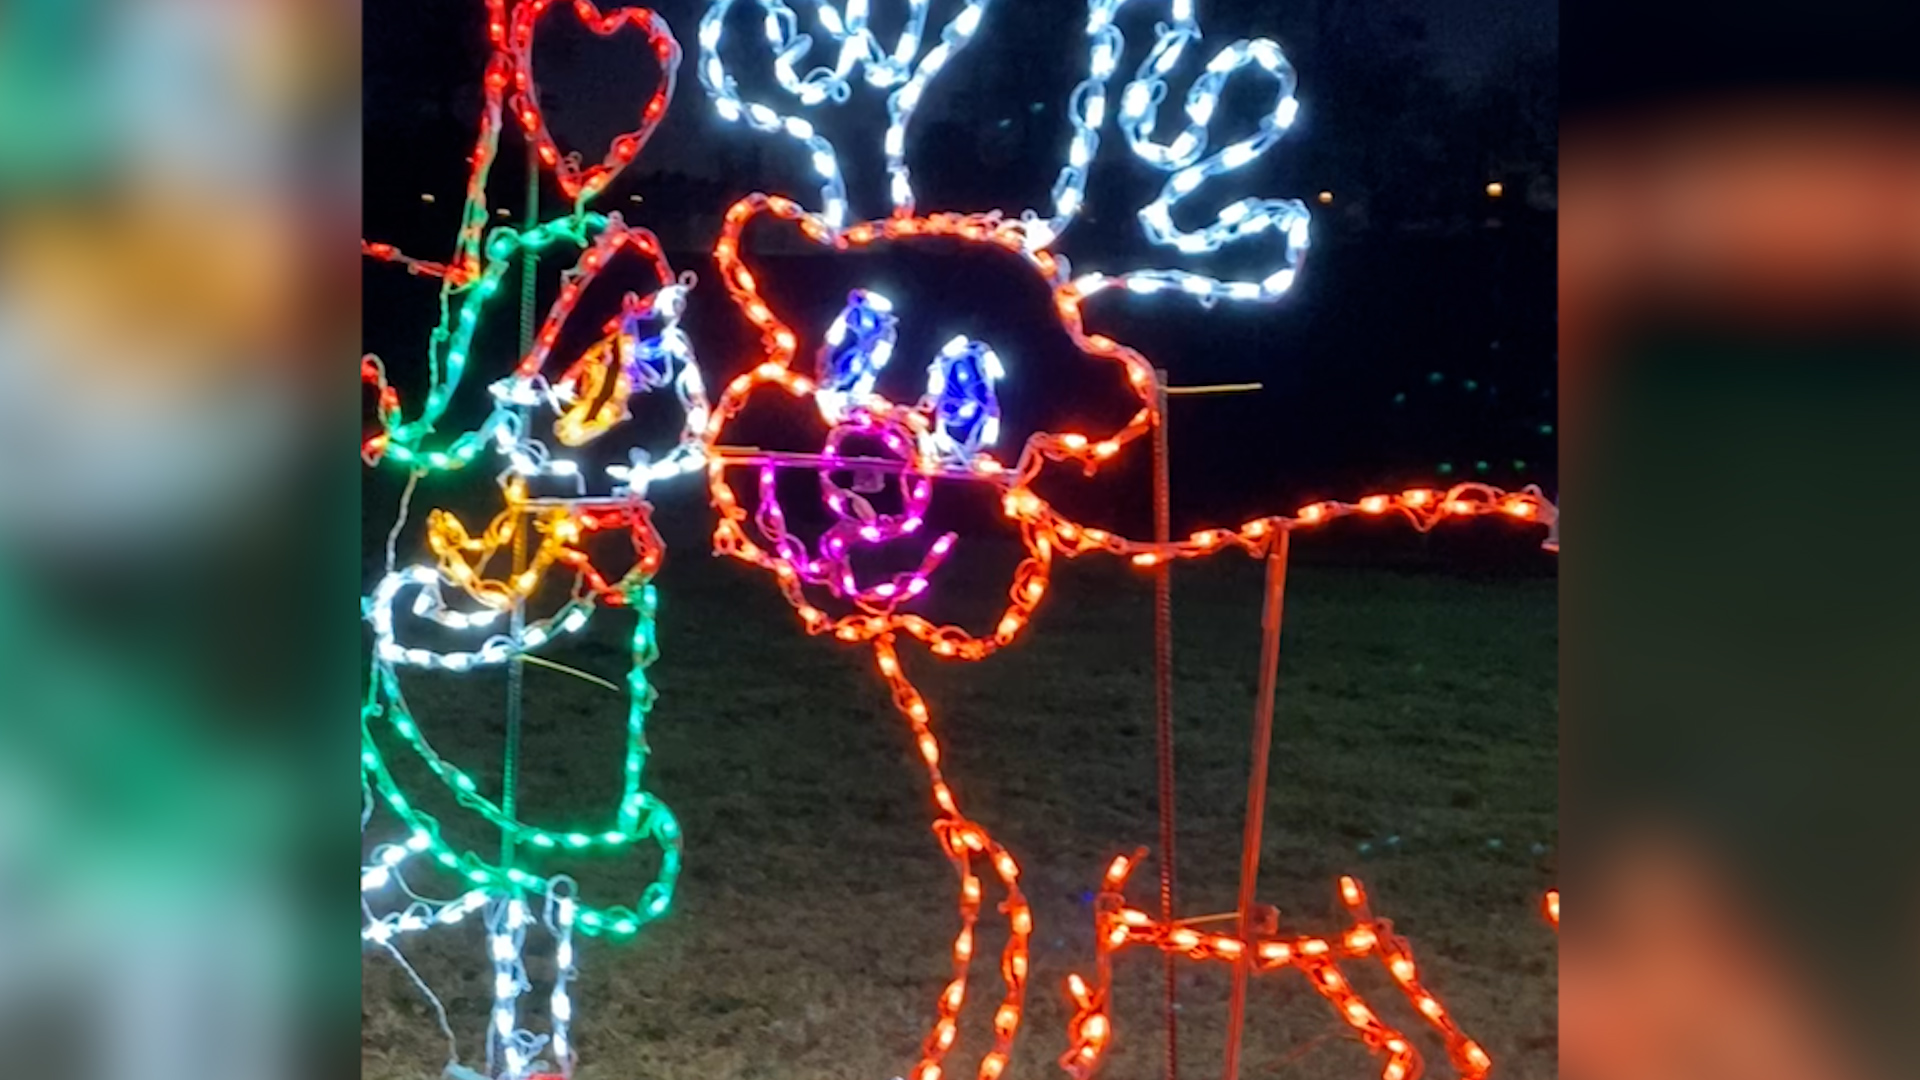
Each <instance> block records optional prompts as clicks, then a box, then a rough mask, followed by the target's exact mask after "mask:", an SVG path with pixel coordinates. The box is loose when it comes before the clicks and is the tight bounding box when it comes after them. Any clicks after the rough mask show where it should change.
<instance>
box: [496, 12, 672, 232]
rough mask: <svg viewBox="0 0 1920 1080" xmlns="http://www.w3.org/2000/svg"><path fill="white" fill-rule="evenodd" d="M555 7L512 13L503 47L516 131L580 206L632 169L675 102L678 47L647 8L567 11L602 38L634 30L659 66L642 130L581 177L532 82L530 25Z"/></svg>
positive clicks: (616, 141) (663, 22)
mask: <svg viewBox="0 0 1920 1080" xmlns="http://www.w3.org/2000/svg"><path fill="white" fill-rule="evenodd" d="M494 2H496V3H497V2H498V0H494ZM554 6H555V3H554V0H529V2H528V3H524V4H519V5H517V6H515V7H514V9H513V15H512V18H511V19H510V20H509V23H508V30H507V43H506V48H507V53H508V55H509V56H510V57H511V58H512V64H513V87H514V91H513V101H512V105H513V115H514V116H515V118H517V119H518V120H519V121H520V129H521V130H522V131H524V132H525V133H526V135H527V138H528V140H529V141H530V142H531V143H532V145H533V148H534V152H535V153H536V154H538V155H539V157H540V162H541V164H543V165H545V166H546V167H547V168H549V169H552V170H553V176H554V179H555V180H557V181H558V182H559V184H560V190H561V191H562V192H564V193H565V194H566V197H567V200H568V201H569V202H572V203H576V204H578V203H583V202H585V201H586V200H588V199H591V198H593V197H594V196H595V195H598V194H600V192H602V191H604V190H606V187H607V185H608V184H610V183H612V182H613V179H614V177H616V176H618V175H620V172H621V170H623V169H625V168H626V167H627V166H628V165H630V164H632V162H633V159H634V157H635V156H637V155H638V154H639V153H640V150H641V148H643V147H645V146H646V145H647V140H648V139H650V138H652V137H653V132H654V129H655V128H658V127H659V126H660V121H661V120H662V119H664V118H665V117H666V115H667V102H668V101H669V100H671V99H672V97H673V86H674V75H675V72H676V71H677V70H678V69H679V67H680V45H679V43H678V42H676V41H674V39H673V32H672V31H671V30H670V29H668V27H667V22H666V20H665V19H662V18H661V17H660V16H659V15H656V14H654V13H653V12H652V11H650V10H648V9H647V8H636V7H628V8H618V9H616V10H614V11H611V12H607V13H605V14H602V13H601V11H600V9H599V8H598V7H595V6H594V5H593V3H592V2H591V0H574V2H573V3H571V4H568V5H565V6H567V7H570V8H572V10H573V14H574V17H575V18H577V19H579V20H580V25H582V26H584V27H586V28H587V29H588V30H591V31H593V32H594V33H595V34H597V35H599V36H600V37H603V38H604V37H612V36H613V35H614V34H616V33H618V32H620V30H621V29H623V28H625V27H629V26H631V27H634V28H636V29H638V30H639V31H640V32H641V33H643V34H645V35H646V37H647V46H648V48H649V50H650V51H651V52H652V53H653V57H654V59H655V60H656V61H657V62H658V63H659V65H660V84H659V85H658V86H656V87H655V88H654V91H653V96H652V97H650V98H648V99H647V103H646V104H645V105H644V106H642V107H641V109H640V126H639V127H637V128H635V129H633V130H632V131H629V132H627V133H625V134H623V135H620V136H617V137H615V138H614V140H613V142H612V143H610V144H609V145H608V147H607V152H606V157H605V159H604V160H603V161H601V163H600V164H598V165H593V166H590V167H588V168H587V169H585V170H584V171H583V170H582V169H581V167H580V156H579V155H578V154H577V153H570V154H562V153H561V152H560V148H559V146H558V145H556V144H555V142H554V140H553V133H552V132H551V131H549V130H548V128H547V118H546V115H545V114H544V113H542V112H541V110H540V91H539V88H538V87H537V86H536V85H535V83H534V78H533V28H534V24H535V23H536V22H538V21H539V19H540V16H542V15H544V14H546V12H547V9H549V8H551V7H554Z"/></svg>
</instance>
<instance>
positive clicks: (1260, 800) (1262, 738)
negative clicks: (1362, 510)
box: [1226, 529, 1291, 1080]
mask: <svg viewBox="0 0 1920 1080" xmlns="http://www.w3.org/2000/svg"><path fill="white" fill-rule="evenodd" d="M1290 535H1291V534H1290V533H1289V532H1288V531H1287V530H1286V529H1281V530H1280V532H1279V535H1278V536H1276V537H1274V539H1273V547H1272V549H1271V550H1269V551H1268V553H1267V588H1266V600H1265V602H1264V603H1263V604H1262V606H1261V610H1260V689H1259V691H1258V692H1259V697H1258V699H1256V700H1255V701H1254V703H1253V761H1252V768H1251V770H1250V772H1249V775H1248V777H1247V821H1246V825H1245V828H1244V830H1243V831H1242V833H1241V839H1240V905H1239V909H1238V910H1239V916H1240V940H1241V941H1250V940H1251V939H1252V937H1253V896H1254V888H1255V886H1256V885H1257V884H1258V883H1259V878H1260V837H1261V831H1262V829H1263V828H1264V827H1265V824H1266V816H1267V761H1268V758H1269V757H1271V756H1272V751H1273V708H1274V694H1275V691H1276V690H1278V688H1279V683H1280V623H1281V614H1282V606H1283V602H1284V601H1285V598H1286V591H1287V539H1288V537H1289V536H1290ZM1252 951H1253V950H1251V949H1241V950H1240V956H1239V959H1237V960H1236V961H1235V962H1234V965H1233V995H1232V997H1231V998H1230V999H1229V1000H1228V1005H1227V1064H1226V1080H1239V1077H1240V1035H1241V1031H1242V1029H1243V1027H1244V1025H1245V1022H1246V1016H1247V975H1248V972H1249V968H1250V967H1251V964H1252V957H1251V955H1250V954H1251V953H1252Z"/></svg>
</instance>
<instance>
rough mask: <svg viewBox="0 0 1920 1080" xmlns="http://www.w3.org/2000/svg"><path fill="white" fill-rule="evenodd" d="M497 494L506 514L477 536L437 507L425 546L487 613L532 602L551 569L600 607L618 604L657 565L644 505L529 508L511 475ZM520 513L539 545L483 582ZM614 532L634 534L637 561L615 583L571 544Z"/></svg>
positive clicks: (658, 543)
mask: <svg viewBox="0 0 1920 1080" xmlns="http://www.w3.org/2000/svg"><path fill="white" fill-rule="evenodd" d="M502 493H503V494H504V496H505V498H506V503H507V507H506V509H505V510H502V511H501V512H500V513H499V514H498V515H496V516H495V517H494V519H493V520H492V521H491V522H489V523H488V524H487V527H486V529H485V530H484V531H483V532H482V533H481V534H480V535H479V536H477V537H476V536H472V535H470V534H469V533H468V531H467V528H466V526H465V525H463V524H461V521H460V519H459V518H458V517H457V516H455V515H454V514H453V513H452V512H451V511H447V510H438V509H436V510H434V511H433V512H432V513H430V514H429V515H428V516H427V545H428V547H429V548H430V549H432V551H433V554H434V558H435V559H437V560H438V561H439V564H440V571H441V573H443V574H445V575H446V577H447V578H448V580H450V581H452V582H454V583H455V584H457V585H459V586H460V587H461V588H462V589H464V590H466V592H467V593H468V595H470V596H472V597H473V598H474V599H475V600H478V601H479V602H480V603H482V604H485V605H486V606H488V607H490V608H494V609H495V610H500V611H504V610H507V609H509V608H511V607H512V606H513V605H514V603H515V602H516V601H518V600H525V599H527V598H529V597H531V596H532V595H533V593H534V591H535V590H536V589H538V588H539V587H540V582H541V580H542V579H543V578H544V577H545V575H546V572H547V570H548V569H549V568H551V567H553V566H554V565H555V564H559V565H561V566H564V567H567V568H569V569H571V570H572V571H573V572H574V573H575V574H576V575H577V576H579V578H580V579H581V580H580V583H579V585H578V586H577V588H580V589H584V590H586V591H588V592H591V593H593V594H595V595H596V596H597V597H598V598H599V600H600V601H601V602H602V603H606V604H611V605H614V606H618V605H620V604H623V603H625V602H626V599H625V593H626V589H625V582H626V581H627V580H628V579H633V580H639V579H642V578H651V577H652V576H653V573H654V572H655V571H656V570H658V569H659V567H660V560H661V557H662V555H663V553H664V551H665V548H666V545H665V543H664V542H663V541H662V540H661V539H660V535H659V533H658V532H656V531H655V530H654V527H653V520H652V509H651V507H649V506H648V505H647V504H646V503H643V502H635V503H633V504H632V505H629V506H624V507H620V508H617V509H613V510H602V511H599V512H595V513H586V512H580V511H576V510H573V509H569V508H567V507H565V506H557V507H543V508H541V509H538V510H529V508H528V499H527V485H526V481H525V480H523V479H521V478H520V477H517V476H516V477H513V478H511V479H509V480H508V481H507V483H506V484H505V485H503V487H502ZM523 514H524V515H527V517H528V526H527V527H529V528H532V529H533V531H534V532H536V533H538V534H540V544H539V547H537V548H535V549H534V551H533V553H532V554H531V555H530V556H529V558H528V560H527V563H526V568H525V569H524V570H522V571H521V572H520V573H518V574H515V575H513V576H512V577H509V578H503V579H491V578H487V577H485V576H484V575H485V573H486V568H487V564H488V563H489V562H491V561H492V559H493V557H494V556H495V555H496V554H498V553H499V552H500V551H501V550H502V549H508V550H511V548H512V546H513V535H514V530H515V529H516V528H519V527H520V526H518V525H517V524H516V522H518V521H519V519H520V517H521V516H522V515H523ZM615 528H626V529H627V530H628V531H629V532H630V533H631V534H632V535H633V539H634V551H635V552H636V559H635V562H634V565H633V567H632V568H631V569H630V570H629V571H628V572H627V574H626V575H625V577H623V578H622V579H621V581H620V582H609V581H607V579H606V577H605V576H604V575H602V574H601V573H600V571H599V570H598V569H597V568H596V567H595V566H594V564H593V560H592V559H591V558H590V557H589V556H588V555H587V553H586V552H585V551H583V550H581V549H580V548H579V547H578V546H577V545H579V544H580V543H581V542H582V541H583V540H585V538H586V537H587V536H588V535H590V534H592V533H595V532H600V531H602V530H607V529H615Z"/></svg>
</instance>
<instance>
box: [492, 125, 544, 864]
mask: <svg viewBox="0 0 1920 1080" xmlns="http://www.w3.org/2000/svg"><path fill="white" fill-rule="evenodd" d="M539 224H540V157H539V154H538V152H537V151H536V150H535V149H534V147H533V145H532V144H531V143H529V144H528V146H527V217H526V224H525V226H524V227H525V228H528V229H532V228H535V227H537V226H538V225H539ZM539 264H540V256H539V255H537V254H536V253H535V252H534V250H533V248H532V247H528V248H527V249H526V254H525V255H524V257H523V258H522V259H521V263H520V355H522V356H525V355H526V354H527V353H529V352H531V351H532V350H533V334H534V327H533V320H534V305H535V302H536V296H537V293H536V289H535V286H536V284H537V283H536V281H535V279H534V278H535V275H534V271H535V269H536V268H538V266H539ZM515 409H516V413H517V415H518V417H519V421H520V431H521V433H522V434H523V435H524V434H525V432H526V430H527V424H528V421H529V414H528V410H527V407H526V406H525V405H519V406H516V407H515ZM526 568H527V521H526V520H525V518H524V517H523V516H520V515H516V520H515V521H514V523H513V573H514V576H515V577H516V578H517V577H518V576H519V575H520V574H521V572H522V571H524V570H526ZM511 625H512V627H513V639H514V640H515V641H516V642H517V641H519V640H520V634H521V632H522V631H524V630H525V629H526V625H527V602H526V598H525V597H523V596H520V595H519V594H518V593H517V592H516V593H515V595H514V601H513V617H512V624H511ZM526 667H527V665H526V661H524V660H522V659H521V658H520V654H519V651H518V649H517V648H516V650H515V651H514V654H513V655H512V656H511V657H509V658H508V660H507V745H506V754H505V759H504V761H503V762H502V764H501V769H500V788H501V791H500V809H501V813H502V816H504V817H505V818H507V819H508V820H512V818H513V815H514V803H515V802H516V801H517V795H518V792H519V786H520V783H519V781H520V727H521V704H522V698H523V687H524V684H525V679H526ZM512 864H513V831H512V830H511V829H509V828H507V827H505V826H502V827H501V829H500V865H501V866H502V867H503V868H505V867H509V866H511V865H512Z"/></svg>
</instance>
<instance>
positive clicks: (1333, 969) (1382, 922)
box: [1060, 848, 1493, 1080]
mask: <svg viewBox="0 0 1920 1080" xmlns="http://www.w3.org/2000/svg"><path fill="white" fill-rule="evenodd" d="M1145 857H1146V849H1145V848H1142V849H1140V850H1138V851H1136V852H1135V853H1134V854H1133V855H1132V856H1131V857H1129V856H1124V855H1123V856H1120V857H1119V858H1116V859H1114V861H1113V863H1112V864H1111V865H1110V866H1109V867H1108V869H1107V875H1106V879H1105V880H1104V881H1103V882H1102V884H1101V888H1100V895H1099V896H1098V898H1097V899H1096V900H1095V901H1094V937H1095V942H1094V948H1095V964H1096V967H1095V976H1094V984H1093V985H1091V986H1089V985H1088V984H1087V982H1086V980H1085V979H1083V978H1081V977H1080V976H1079V975H1071V976H1069V977H1068V979H1067V995H1068V997H1069V998H1070V999H1071V1000H1072V1002H1073V1004H1074V1009H1075V1011H1074V1014H1073V1018H1072V1019H1071V1020H1070V1021H1069V1027H1068V1034H1069V1037H1070V1039H1071V1040H1072V1044H1071V1046H1070V1048H1069V1049H1068V1050H1067V1052H1066V1053H1065V1054H1064V1055H1063V1056H1062V1057H1061V1058H1060V1065H1061V1067H1062V1068H1064V1069H1065V1070H1066V1071H1067V1072H1068V1073H1069V1074H1070V1075H1072V1076H1073V1077H1074V1078H1075V1080H1086V1078H1087V1077H1090V1076H1092V1075H1093V1072H1094V1070H1095V1069H1096V1068H1098V1067H1099V1065H1100V1062H1101V1059H1102V1057H1103V1056H1104V1055H1105V1053H1106V1049H1107V1046H1108V1044H1109V1043H1110V1042H1111V1041H1112V1039H1113V1020H1112V1018H1111V1016H1110V1015H1109V1013H1108V997H1109V992H1110V989H1111V987H1112V982H1113V954H1115V953H1117V952H1119V951H1121V950H1123V949H1125V948H1127V947H1129V946H1132V945H1146V946H1149V947H1152V948H1155V949H1158V950H1160V951H1162V952H1166V953H1171V954H1175V955H1179V956H1185V957H1187V958H1188V959H1190V960H1196V961H1200V962H1207V961H1218V962H1222V963H1227V964H1237V963H1240V962H1241V961H1242V960H1243V959H1244V960H1245V961H1246V962H1247V963H1248V965H1249V970H1251V971H1253V972H1254V973H1256V974H1264V973H1267V972H1272V971H1280V970H1282V969H1286V968H1292V969H1294V970H1296V971H1299V972H1300V973H1301V974H1302V975H1304V976H1306V978H1307V982H1308V983H1310V984H1311V985H1312V986H1313V989H1314V992H1315V993H1318V994H1319V995H1320V996H1321V997H1322V998H1323V999H1325V1000H1326V1002H1327V1003H1328V1004H1329V1005H1331V1006H1332V1007H1333V1010H1334V1012H1335V1013H1337V1014H1338V1015H1339V1017H1340V1019H1341V1020H1343V1021H1345V1022H1346V1023H1347V1025H1348V1026H1349V1027H1351V1028H1353V1030H1354V1032H1355V1033H1356V1034H1358V1035H1359V1037H1360V1041H1361V1042H1363V1043H1365V1044H1366V1045H1367V1047H1368V1049H1370V1050H1372V1051H1374V1052H1375V1053H1377V1054H1379V1055H1381V1056H1382V1057H1384V1058H1385V1059H1386V1065H1385V1067H1384V1068H1383V1069H1382V1070H1381V1073H1380V1078H1381V1080H1414V1078H1415V1077H1418V1076H1419V1075H1420V1071H1421V1061H1420V1055H1419V1052H1418V1051H1416V1050H1415V1049H1414V1048H1413V1044H1412V1043H1410V1042H1408V1041H1407V1038H1406V1036H1405V1035H1404V1034H1402V1033H1401V1032H1400V1031H1398V1030H1396V1029H1395V1028H1393V1027H1392V1026H1391V1025H1389V1024H1388V1023H1387V1022H1386V1021H1384V1020H1382V1019H1381V1018H1380V1015H1379V1014H1378V1013H1376V1012H1375V1011H1374V1010H1373V1008H1372V1007H1371V1006H1369V1005H1368V1004H1367V1002H1366V1000H1365V999H1364V998H1362V997H1361V996H1360V994H1359V993H1358V992H1357V991H1355V990H1354V988H1353V985H1352V983H1350V982H1348V981H1347V978H1346V976H1345V975H1344V974H1342V973H1341V971H1340V965H1339V961H1340V960H1341V959H1343V958H1344V959H1348V960H1361V959H1365V958H1367V957H1373V958H1374V959H1376V960H1378V961H1379V962H1380V965H1381V966H1382V967H1384V968H1386V970H1387V974H1388V975H1390V976H1392V978H1393V981H1394V984H1395V985H1396V986H1398V987H1399V988H1400V991H1401V993H1403V994H1405V995H1406V998H1407V1000H1408V1001H1409V1002H1410V1003H1412V1005H1413V1007H1414V1009H1415V1010H1416V1011H1418V1012H1419V1013H1420V1015H1421V1017H1422V1018H1424V1019H1425V1020H1426V1021H1427V1023H1428V1025H1429V1026H1431V1027H1432V1028H1433V1029H1434V1030H1435V1031H1436V1032H1438V1033H1439V1034H1440V1037H1441V1038H1442V1039H1443V1040H1444V1041H1445V1042H1446V1046H1447V1056H1448V1058H1449V1059H1451V1060H1452V1062H1453V1066H1454V1068H1455V1069H1456V1070H1458V1072H1459V1074H1460V1076H1461V1077H1462V1078H1463V1080H1482V1078H1484V1077H1485V1076H1486V1075H1487V1074H1488V1073H1489V1072H1490V1071H1491V1070H1492V1068H1493V1060H1492V1059H1491V1058H1489V1057H1488V1056H1487V1052H1486V1051H1485V1050H1483V1049H1481V1047H1480V1044H1479V1043H1476V1042H1474V1041H1473V1040H1472V1039H1471V1038H1468V1037H1467V1034H1466V1033H1465V1032H1463V1031H1461V1030H1460V1027H1459V1025H1457V1024H1456V1023H1454V1020H1453V1017H1452V1015H1451V1014H1450V1013H1448V1012H1447V1009H1446V1006H1444V1005H1442V1004H1441V1003H1440V999H1439V998H1437V997H1435V996H1434V995H1433V993H1432V992H1431V991H1429V990H1428V989H1427V988H1426V987H1425V986H1424V985H1422V984H1421V982H1420V978H1419V968H1418V966H1417V965H1416V964H1415V962H1414V958H1413V949H1412V947H1411V946H1410V945H1409V944H1408V943H1407V940H1406V939H1405V938H1403V937H1400V936H1399V935H1397V934H1395V933H1394V932H1393V923H1392V921H1391V920H1389V919H1385V918H1380V917H1378V916H1375V915H1374V914H1373V912H1372V911H1371V909H1369V907H1368V906H1367V895H1366V891H1365V890H1364V889H1363V888H1362V887H1361V885H1360V883H1359V882H1358V881H1356V880H1355V879H1353V878H1351V877H1342V878H1341V879H1340V902H1341V904H1342V905H1344V906H1345V907H1346V909H1347V911H1348V913H1349V914H1351V915H1352V916H1353V919H1354V923H1353V926H1352V927H1351V928H1350V929H1348V930H1347V931H1346V932H1345V933H1344V934H1340V935H1337V936H1334V937H1331V938H1324V937H1313V936H1284V935H1278V934H1262V935H1257V936H1254V937H1252V938H1250V939H1248V940H1242V939H1240V938H1235V937H1230V936H1226V935H1220V934H1207V933H1203V932H1201V931H1198V930H1195V929H1193V928H1192V927H1191V926H1189V925H1187V924H1185V923H1181V922H1174V923H1165V922H1162V921H1160V920H1157V919H1155V918H1154V917H1153V916H1152V915H1150V914H1148V913H1147V912H1145V911H1142V910H1140V909H1138V908H1132V907H1128V906H1127V904H1126V899H1125V897H1124V896H1123V895H1122V888H1123V887H1124V886H1125V884H1126V881H1127V877H1128V875H1130V874H1131V873H1132V872H1133V869H1134V867H1135V866H1137V865H1138V864H1139V862H1140V860H1141V859H1143V858H1145Z"/></svg>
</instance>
